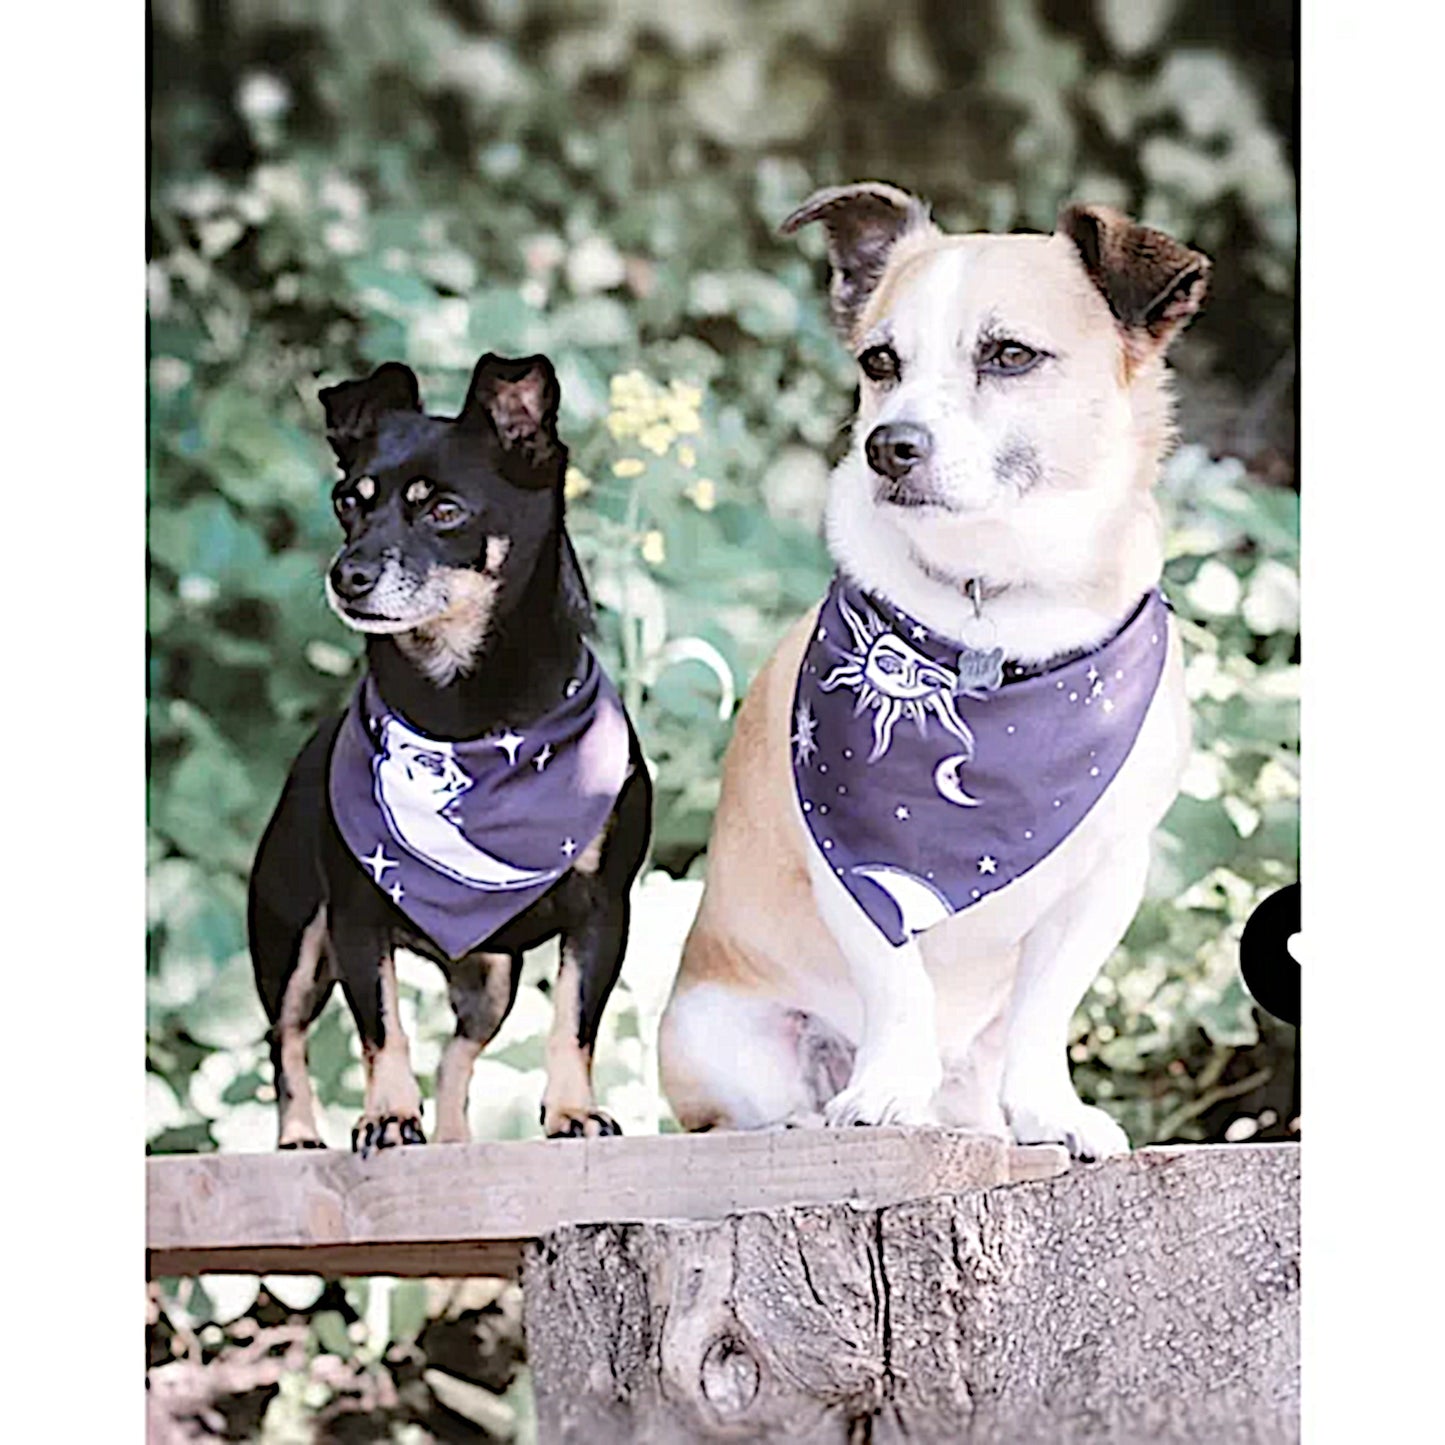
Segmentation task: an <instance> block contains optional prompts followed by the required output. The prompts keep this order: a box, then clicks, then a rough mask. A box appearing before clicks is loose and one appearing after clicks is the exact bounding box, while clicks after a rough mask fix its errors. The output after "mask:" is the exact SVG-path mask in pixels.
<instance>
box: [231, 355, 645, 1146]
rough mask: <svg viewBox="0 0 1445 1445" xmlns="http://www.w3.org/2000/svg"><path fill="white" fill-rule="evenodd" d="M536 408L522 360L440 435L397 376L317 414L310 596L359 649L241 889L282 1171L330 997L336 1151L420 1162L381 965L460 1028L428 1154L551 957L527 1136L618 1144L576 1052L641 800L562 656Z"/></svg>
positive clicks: (597, 983)
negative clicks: (325, 548)
mask: <svg viewBox="0 0 1445 1445" xmlns="http://www.w3.org/2000/svg"><path fill="white" fill-rule="evenodd" d="M558 400H559V394H558V388H557V381H556V376H555V373H554V372H553V370H552V366H551V363H550V362H548V361H547V359H546V358H545V357H542V356H533V357H528V358H526V359H524V360H520V361H512V360H506V359H504V358H501V357H497V356H491V355H488V356H484V357H483V358H482V359H481V361H480V362H479V363H478V364H477V368H476V371H475V372H474V374H473V376H472V381H471V386H470V389H469V392H468V395H467V400H466V403H465V405H464V407H463V409H462V411H461V414H460V415H459V416H457V417H455V418H442V417H433V416H428V415H426V414H425V413H424V412H423V411H422V405H421V398H420V394H419V391H418V387H417V381H416V377H415V376H414V375H413V374H412V372H411V371H410V370H409V369H408V368H407V367H404V366H400V365H397V364H395V363H389V364H387V365H385V366H382V367H380V368H379V369H378V370H377V371H375V372H374V373H373V374H372V375H371V376H369V377H367V378H365V379H364V380H360V381H351V382H346V383H343V384H342V385H340V386H334V387H330V388H328V389H326V390H323V391H322V392H321V402H322V405H323V406H324V407H325V410H326V423H327V436H328V440H329V441H330V443H331V446H332V448H333V450H334V451H335V453H336V456H337V460H338V461H339V463H340V465H341V469H342V473H343V476H342V479H341V480H340V481H339V482H337V483H336V486H335V489H334V491H333V494H332V499H333V502H334V505H335V508H336V513H337V516H338V518H339V519H340V521H341V524H342V527H343V528H344V529H345V533H346V541H345V545H344V546H343V547H342V548H341V550H340V552H338V553H337V555H336V557H335V559H334V561H333V562H332V564H331V568H330V571H329V574H328V576H327V581H326V587H327V597H328V600H329V601H330V603H331V605H332V607H333V608H334V609H335V611H336V612H337V613H338V614H339V615H340V616H341V618H342V619H343V620H344V621H345V622H346V623H347V624H348V625H350V626H351V627H354V628H356V629H357V630H359V631H361V632H365V633H367V634H369V635H368V638H367V662H368V672H367V676H366V678H365V679H364V680H363V682H362V685H361V687H360V688H359V689H358V692H357V694H356V696H355V697H354V698H353V700H352V703H351V706H350V707H349V708H348V710H347V711H346V712H345V713H343V714H342V715H341V716H340V717H335V718H332V719H330V720H328V721H327V722H326V723H325V724H323V725H322V727H321V728H319V729H318V731H317V732H316V734H315V736H313V737H312V739H311V740H310V742H308V743H307V745H306V746H305V748H303V749H302V751H301V753H300V755H299V756H298V757H297V759H296V762H295V763H294V764H293V766H292V769H291V774H290V776H289V778H288V779H287V782H286V787H285V790H284V792H283V793H282V796H281V801H280V803H279V804H278V805H277V808H276V812H275V814H274V816H273V817H272V819H271V822H270V824H269V825H268V827H267V829H266V833H265V836H264V837H263V838H262V840H261V846H260V849H259V850H258V853H257V857H256V863H255V867H254V868H253V870H252V874H251V890H250V902H249V909H248V923H249V929H250V940H251V954H252V959H253V962H254V965H255V971H256V982H257V986H258V988H259V990H260V994H261V999H262V1002H263V1004H264V1005H265V1008H266V1013H267V1015H268V1017H269V1018H270V1020H271V1025H272V1028H271V1057H272V1062H273V1065H274V1069H275V1079H276V1096H277V1105H278V1108H279V1111H280V1137H279V1143H280V1147H281V1148H283V1149H294V1148H319V1147H321V1143H322V1141H321V1137H320V1134H319V1133H318V1131H317V1127H316V1119H315V1111H314V1098H313V1095H312V1091H311V1084H310V1079H309V1076H308V1073H307V1065H306V1033H307V1030H308V1029H309V1027H310V1025H311V1023H312V1022H313V1021H314V1020H315V1018H316V1017H317V1015H318V1014H319V1013H320V1011H321V1008H322V1006H323V1005H324V1003H325V1002H326V999H327V997H328V995H329V994H330V992H331V989H332V987H333V985H334V984H335V983H337V982H340V984H341V986H342V989H343V990H344V992H345V995H346V999H347V1002H348V1003H349V1004H350V1007H351V1011H352V1014H353V1015H354V1016H355V1019H356V1024H357V1028H358V1030H359V1031H360V1034H361V1042H362V1049H363V1054H364V1058H365V1063H366V1076H367V1084H366V1103H365V1108H364V1110H363V1113H362V1116H361V1118H360V1120H359V1121H358V1123H357V1125H356V1128H355V1129H354V1130H353V1131H352V1148H353V1149H356V1150H358V1151H359V1152H360V1153H362V1154H363V1155H365V1154H366V1153H368V1152H369V1151H370V1150H372V1149H375V1148H386V1147H388V1146H390V1145H394V1144H398V1143H401V1144H419V1143H422V1142H423V1135H422V1127H421V1095H420V1091H419V1090H418V1088H417V1083H416V1079H415V1077H414V1075H413V1074H412V1070H411V1063H410V1059H409V1056H408V1050H407V1040H406V1036H405V1035H404V1034H403V1033H402V1030H401V1027H400V1024H399V1021H398V1014H397V991H396V973H395V968H394V965H393V953H394V950H395V949H396V948H397V947H399V946H405V947H407V948H411V949H414V950H415V951H417V952H419V953H421V954H424V955H426V956H427V957H429V958H431V959H433V960H435V961H436V962H437V963H439V964H440V965H441V966H442V968H443V970H444V971H445V973H446V977H447V983H448V987H449V991H450V996H451V1002H452V1007H453V1009H454V1011H455V1013H456V1018H457V1030H456V1037H455V1038H454V1039H453V1040H452V1041H451V1042H450V1043H449V1044H448V1046H447V1050H446V1052H445V1055H444V1056H443V1059H442V1061H441V1065H440V1067H439V1069H438V1072H437V1129H436V1138H437V1140H438V1141H439V1142H441V1141H453V1142H454V1141H464V1140H466V1139H467V1138H468V1129H467V1123H466V1099H467V1090H468V1086H469V1083H470V1080H471V1075H472V1067H473V1065H474V1063H475V1061H476V1058H477V1055H478V1054H479V1053H480V1052H481V1050H482V1048H483V1047H484V1045H485V1044H486V1043H487V1042H488V1040H489V1039H491V1038H492V1036H493V1035H494V1034H495V1033H496V1031H497V1029H498V1028H499V1027H500V1026H501V1024H502V1021H503V1019H505V1018H506V1016H507V1013H508V1012H509V1011H510V1009H511V1007H512V1003H513V1001H514V1000H515V998H516V992H517V983H518V980H519V978H520V975H521V968H522V955H523V953H524V952H525V951H526V950H527V949H530V948H533V947H535V946H536V945H538V944H540V943H542V942H544V941H545V940H547V939H549V938H551V937H552V936H554V935H560V936H561V949H562V964H561V969H560V972H559V976H558V979H557V982H556V985H555V989H554V992H553V1001H554V1015H553V1025H552V1031H551V1035H550V1038H549V1040H548V1045H547V1087H546V1093H545V1095H544V1098H543V1103H542V1124H543V1128H544V1130H545V1132H546V1133H547V1134H548V1135H549V1136H557V1135H598V1134H614V1133H617V1132H619V1130H618V1128H617V1125H616V1124H615V1123H614V1122H613V1121H612V1120H611V1119H610V1118H608V1117H607V1115H605V1114H604V1113H602V1112H600V1111H599V1110H598V1109H596V1108H595V1107H594V1104H593V1098H592V1083H591V1071H592V1046H593V1042H594V1040H595V1038H596V1035H597V1028H598V1023H599V1020H600V1017H601V1013H602V1008H603V1006H604V1005H605V1004H606V1002H607V998H608V995H609V994H610V993H611V991H612V987H613V985H614V984H615V982H616V980H617V975H618V972H619V971H620V969H621V966H622V958H623V953H624V951H625V948H626V943H627V929H628V894H629V890H630V888H631V885H632V881H633V879H634V877H635V876H636V874H637V871H638V869H639V868H640V866H641V864H642V859H643V855H644V853H645V852H646V849H647V843H648V838H649V830H650V818H651V786H650V783H649V781H648V775H647V769H646V766H645V764H644V762H643V759H642V754H641V750H640V748H639V747H638V743H637V739H636V736H635V734H634V733H633V731H632V728H631V726H630V724H629V723H628V722H627V721H626V718H625V716H624V715H623V713H622V710H621V705H620V703H618V702H617V699H616V694H615V692H613V691H612V688H611V684H610V683H609V682H607V680H606V678H605V677H604V676H603V675H602V674H601V673H600V671H599V669H598V667H597V664H596V660H595V659H594V658H593V657H592V654H591V651H590V649H588V647H587V645H586V643H585V642H584V640H583V638H584V634H585V633H586V632H587V631H588V629H589V628H590V625H591V622H592V607H591V602H590V600H589V598H588V595H587V589H586V585H585V583H584V582H583V579H582V575H581V572H580V570H579V568H578V564H577V559H576V556H575V554H574V553H573V550H572V544H571V542H570V540H569V539H568V537H567V533H566V530H565V527H564V523H563V476H564V473H565V471H566V460H567V453H566V449H565V448H564V447H563V445H562V443H561V442H560V441H559V440H558V437H557V432H556V422H557V404H558ZM539 739H540V741H539ZM373 841H374V842H375V843H376V847H375V849H374V850H373V848H372V843H373ZM498 849H500V850H501V851H502V852H504V853H506V854H507V856H508V857H514V858H516V859H517V861H515V862H506V861H503V858H502V857H499V856H498V855H497V851H496V850H498ZM524 850H528V851H524ZM529 854H530V856H529ZM478 910H480V911H478Z"/></svg>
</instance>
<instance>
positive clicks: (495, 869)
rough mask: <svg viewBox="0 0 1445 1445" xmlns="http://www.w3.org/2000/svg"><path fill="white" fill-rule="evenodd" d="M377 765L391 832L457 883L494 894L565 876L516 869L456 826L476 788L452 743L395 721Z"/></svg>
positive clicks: (387, 726) (388, 723) (385, 731)
mask: <svg viewBox="0 0 1445 1445" xmlns="http://www.w3.org/2000/svg"><path fill="white" fill-rule="evenodd" d="M380 748H381V751H380V754H379V756H378V757H377V759H376V771H375V789H376V801H377V802H378V803H379V804H380V806H381V812H382V816H383V817H384V818H385V819H386V823H387V826H388V827H389V828H390V829H391V831H392V833H393V835H394V836H395V837H396V840H397V842H399V843H400V844H401V845H402V847H403V848H405V849H406V850H407V852H409V853H412V854H414V855H415V856H416V857H417V858H420V859H421V861H422V862H423V863H425V864H427V865H428V866H429V867H431V868H435V869H436V870H437V872H438V873H444V874H446V876H447V877H448V878H453V879H455V880H456V881H457V882H458V883H465V884H467V885H468V886H469V887H472V888H481V889H485V890H487V891H489V892H504V891H506V890H508V889H512V888H530V887H531V886H533V885H534V884H537V883H545V882H547V881H548V880H550V879H553V878H560V877H561V876H562V872H563V871H564V870H562V869H560V868H559V869H544V870H542V871H540V872H538V871H535V870H533V869H528V868H517V867H514V866H513V865H512V864H511V863H508V862H506V861H504V860H503V859H501V858H497V857H494V856H493V855H492V854H490V853H488V852H486V851H485V850H483V849H481V848H478V847H477V846H476V844H475V843H473V842H472V841H471V839H469V838H468V837H467V836H466V834H465V833H463V832H462V830H461V829H460V828H459V827H458V826H457V825H456V823H455V822H454V821H453V819H452V817H451V816H450V813H451V811H452V809H453V808H454V807H455V805H456V803H457V800H458V799H459V798H460V797H461V796H462V794H463V793H465V792H466V791H467V790H468V789H469V788H471V786H472V779H471V777H470V776H469V775H468V774H467V773H466V772H465V771H464V770H463V769H462V766H461V764H460V763H458V761H457V758H456V753H455V750H454V749H453V747H452V745H451V744H450V743H446V742H439V741H437V740H436V739H434V738H428V737H423V736H421V734H419V733H414V732H412V730H411V729H410V728H409V727H407V726H405V724H403V723H400V722H398V721H397V720H396V718H394V717H388V718H386V719H385V720H384V721H383V723H382V726H381V739H380Z"/></svg>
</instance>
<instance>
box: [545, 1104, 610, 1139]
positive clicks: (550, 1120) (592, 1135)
mask: <svg viewBox="0 0 1445 1445" xmlns="http://www.w3.org/2000/svg"><path fill="white" fill-rule="evenodd" d="M542 1131H543V1133H545V1134H546V1136H547V1137H548V1138H549V1139H606V1138H610V1137H612V1136H620V1135H621V1133H622V1126H621V1125H620V1124H619V1123H618V1122H617V1120H616V1119H614V1118H613V1117H612V1115H611V1114H605V1113H603V1111H602V1110H601V1109H589V1110H588V1111H587V1112H586V1113H585V1114H572V1113H566V1112H563V1111H561V1110H559V1111H558V1112H557V1113H555V1114H551V1113H549V1112H548V1111H547V1110H546V1109H545V1108H544V1109H543V1110H542Z"/></svg>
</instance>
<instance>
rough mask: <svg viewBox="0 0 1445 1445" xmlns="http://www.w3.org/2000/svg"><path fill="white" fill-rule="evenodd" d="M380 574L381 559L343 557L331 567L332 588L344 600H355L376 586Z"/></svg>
mask: <svg viewBox="0 0 1445 1445" xmlns="http://www.w3.org/2000/svg"><path fill="white" fill-rule="evenodd" d="M380 576H381V563H380V562H379V561H374V562H373V561H366V560H364V559H362V558H359V557H342V558H341V559H340V560H339V561H338V562H337V564H336V565H335V566H334V567H333V568H332V569H331V589H332V591H333V592H335V593H336V595H337V596H338V597H339V598H341V600H342V601H343V602H355V601H356V600H357V599H358V598H359V597H365V596H366V594H367V593H368V592H370V591H371V589H372V588H373V587H375V586H376V579H377V578H378V577H380Z"/></svg>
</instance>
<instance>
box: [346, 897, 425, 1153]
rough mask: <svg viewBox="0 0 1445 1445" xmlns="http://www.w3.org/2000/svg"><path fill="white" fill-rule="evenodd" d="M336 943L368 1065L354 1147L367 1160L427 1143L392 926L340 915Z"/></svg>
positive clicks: (352, 1133) (363, 1053) (362, 1054)
mask: <svg viewBox="0 0 1445 1445" xmlns="http://www.w3.org/2000/svg"><path fill="white" fill-rule="evenodd" d="M331 946H332V950H333V953H334V955H335V959H336V971H337V973H338V974H339V975H340V977H341V987H342V988H343V989H344V990H345V993H346V1001H347V1003H349V1004H350V1005H351V1012H352V1016H353V1017H354V1018H355V1019H356V1028H357V1032H358V1033H359V1034H360V1035H361V1056H362V1059H363V1061H364V1063H365V1065H366V1103H365V1106H364V1107H363V1109H362V1112H361V1118H360V1119H358V1120H357V1122H356V1127H355V1128H354V1129H353V1130H352V1131H351V1147H352V1149H354V1150H355V1151H356V1152H357V1153H358V1154H360V1155H361V1156H362V1157H363V1158H365V1157H366V1155H368V1154H369V1153H371V1151H372V1150H373V1149H388V1148H390V1147H391V1146H392V1145H395V1144H422V1143H425V1142H426V1136H425V1135H424V1134H423V1133H422V1128H421V1090H420V1089H419V1088H418V1087H417V1082H416V1076H415V1075H414V1074H413V1073H412V1071H411V1054H410V1051H409V1049H408V1047H407V1040H406V1035H405V1034H404V1033H403V1032H402V1028H401V1016H400V1013H399V1011H398V1008H397V993H396V965H395V963H394V962H393V959H392V945H391V934H390V930H389V929H387V928H384V927H378V926H376V925H369V924H358V923H354V922H349V921H346V920H344V919H338V920H337V922H336V924H334V925H333V927H332V930H331Z"/></svg>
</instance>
